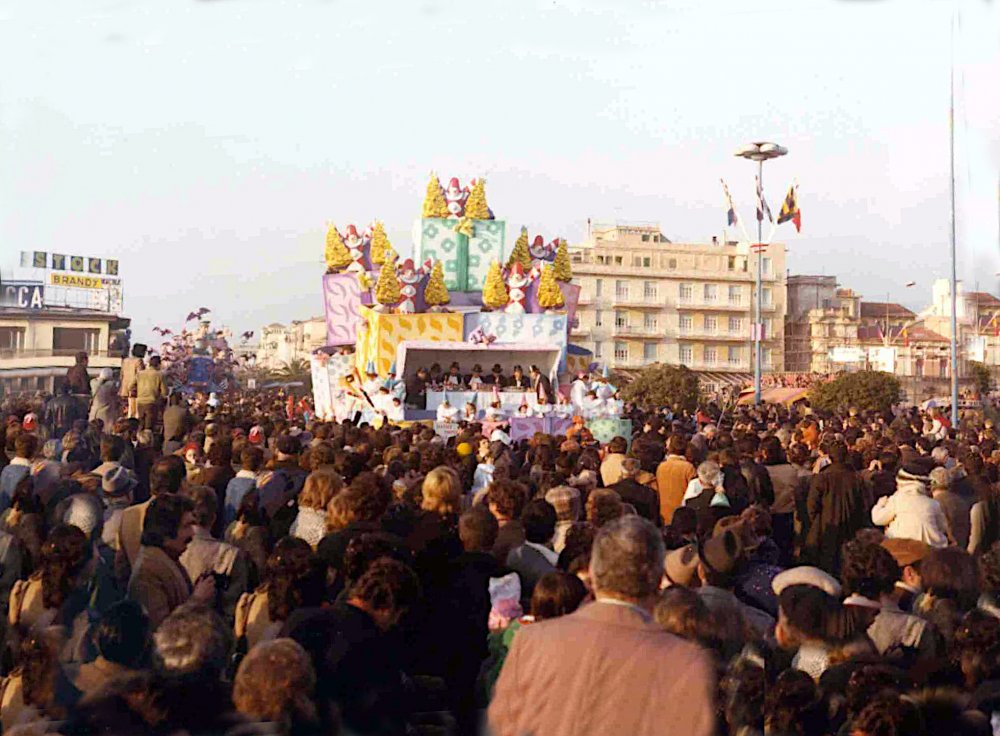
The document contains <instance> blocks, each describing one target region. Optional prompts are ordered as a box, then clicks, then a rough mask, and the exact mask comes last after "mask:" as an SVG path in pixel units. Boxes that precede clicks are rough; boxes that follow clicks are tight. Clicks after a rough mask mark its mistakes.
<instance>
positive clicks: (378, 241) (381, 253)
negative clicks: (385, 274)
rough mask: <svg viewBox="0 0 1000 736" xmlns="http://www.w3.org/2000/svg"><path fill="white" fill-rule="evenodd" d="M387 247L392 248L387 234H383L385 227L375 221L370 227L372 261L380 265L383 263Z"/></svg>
mask: <svg viewBox="0 0 1000 736" xmlns="http://www.w3.org/2000/svg"><path fill="white" fill-rule="evenodd" d="M387 249H388V250H392V244H390V243H389V236H388V235H386V234H385V227H384V226H383V225H382V223H381V222H376V223H375V227H374V228H372V249H371V259H372V263H375V264H378V265H380V266H381V265H382V264H383V263H385V254H386V250H387Z"/></svg>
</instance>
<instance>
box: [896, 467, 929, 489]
mask: <svg viewBox="0 0 1000 736" xmlns="http://www.w3.org/2000/svg"><path fill="white" fill-rule="evenodd" d="M923 472H924V469H923V468H922V467H920V466H919V465H916V464H915V463H909V464H907V465H904V466H903V467H901V468H900V469H899V471H898V472H897V473H896V480H915V481H919V482H920V483H923V484H924V485H927V484H929V483H930V482H931V479H930V478H928V477H927V476H926V475H923Z"/></svg>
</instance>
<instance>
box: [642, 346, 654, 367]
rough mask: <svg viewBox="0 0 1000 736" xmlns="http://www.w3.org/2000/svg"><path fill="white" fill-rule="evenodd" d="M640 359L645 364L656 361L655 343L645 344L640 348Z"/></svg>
mask: <svg viewBox="0 0 1000 736" xmlns="http://www.w3.org/2000/svg"><path fill="white" fill-rule="evenodd" d="M642 359H643V360H644V361H646V362H647V363H652V362H655V361H656V343H655V342H647V343H646V344H645V345H643V346H642Z"/></svg>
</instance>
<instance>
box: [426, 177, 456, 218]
mask: <svg viewBox="0 0 1000 736" xmlns="http://www.w3.org/2000/svg"><path fill="white" fill-rule="evenodd" d="M449 214H450V213H449V212H448V203H447V202H445V201H444V192H443V191H441V181H440V180H439V179H438V178H437V174H431V180H430V181H429V182H427V194H425V195H424V209H423V215H422V216H423V217H448V215H449Z"/></svg>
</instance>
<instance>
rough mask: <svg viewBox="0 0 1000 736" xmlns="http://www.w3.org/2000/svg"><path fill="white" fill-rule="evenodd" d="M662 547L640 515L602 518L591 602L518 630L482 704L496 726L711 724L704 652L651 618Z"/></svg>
mask: <svg viewBox="0 0 1000 736" xmlns="http://www.w3.org/2000/svg"><path fill="white" fill-rule="evenodd" d="M663 557H664V552H663V540H662V538H661V537H660V534H659V532H658V531H657V530H656V528H655V527H654V526H653V525H652V524H651V523H650V522H648V521H646V520H645V519H640V518H639V517H637V516H625V517H622V518H620V519H617V520H615V521H613V522H611V523H609V524H607V525H605V526H604V527H602V528H601V530H600V531H599V532H598V534H597V538H596V539H595V540H594V547H593V552H592V556H591V561H590V574H591V580H592V582H593V586H594V594H595V597H596V599H597V600H596V602H594V603H591V604H590V605H587V606H584V607H583V608H580V609H578V610H577V611H576V612H575V613H572V614H569V615H568V616H562V617H560V618H556V619H552V620H550V621H543V622H541V623H537V624H533V625H531V626H525V627H523V628H522V629H520V630H519V631H518V633H517V636H515V637H514V643H513V645H512V647H511V650H510V653H509V654H508V655H507V659H506V661H505V662H504V665H503V669H502V670H501V672H500V678H499V679H498V680H497V684H496V691H495V694H494V696H493V701H492V702H491V704H490V707H489V711H488V714H487V715H488V719H489V727H490V730H491V732H492V733H493V734H494V735H495V736H521V734H529V733H530V734H545V736H581V735H583V734H611V733H622V734H661V735H663V736H671V734H678V735H679V734H685V736H708V735H709V734H713V733H715V713H714V710H715V705H714V699H715V673H714V668H713V664H712V661H711V659H710V657H709V655H707V654H706V653H705V652H704V651H702V650H701V649H699V648H698V646H696V645H694V644H690V643H688V642H685V641H683V640H682V639H680V638H678V637H676V636H674V635H672V634H668V633H667V632H666V631H665V630H663V629H661V628H660V627H659V626H658V625H657V624H656V623H655V622H654V621H653V617H652V614H651V611H652V608H653V604H654V602H655V600H656V595H657V591H658V589H659V585H660V579H661V577H662V575H663ZM678 673H683V676H678ZM554 683H558V688H557V690H558V692H556V690H553V685H554ZM651 703H656V707H650V704H651Z"/></svg>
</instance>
